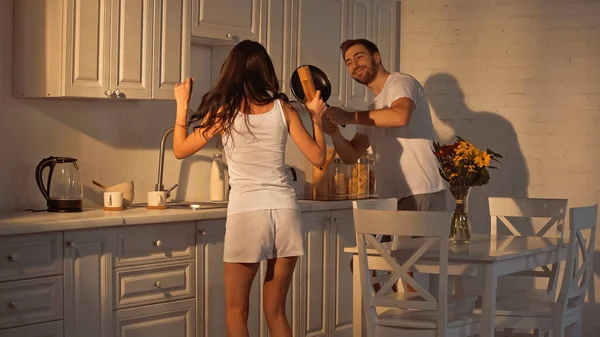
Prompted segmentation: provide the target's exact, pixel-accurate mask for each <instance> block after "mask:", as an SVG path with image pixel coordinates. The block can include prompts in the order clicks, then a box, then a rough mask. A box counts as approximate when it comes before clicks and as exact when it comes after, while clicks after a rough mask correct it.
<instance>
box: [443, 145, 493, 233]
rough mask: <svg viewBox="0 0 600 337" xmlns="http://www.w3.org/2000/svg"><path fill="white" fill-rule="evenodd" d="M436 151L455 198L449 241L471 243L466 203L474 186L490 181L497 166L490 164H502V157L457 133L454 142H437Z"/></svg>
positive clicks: (444, 176) (445, 178)
mask: <svg viewBox="0 0 600 337" xmlns="http://www.w3.org/2000/svg"><path fill="white" fill-rule="evenodd" d="M433 151H434V153H435V156H436V158H437V159H438V161H439V162H440V168H439V171H440V175H441V176H442V178H444V180H446V181H447V182H448V185H449V188H450V192H451V193H452V196H454V199H455V201H456V204H455V206H454V214H453V215H452V220H451V224H450V240H451V241H452V243H455V244H458V243H468V242H469V241H470V240H471V224H470V222H469V215H468V209H467V206H468V199H469V195H470V192H471V188H472V187H473V186H482V185H485V184H487V183H488V182H489V181H490V174H489V172H488V169H496V167H495V166H490V163H491V162H492V161H495V162H498V163H500V162H499V161H498V158H502V156H501V155H499V154H498V153H496V152H494V151H492V150H490V149H486V150H485V151H482V150H479V149H478V148H476V147H475V146H474V145H473V144H471V143H469V142H467V141H465V140H464V139H462V138H461V137H458V136H457V137H456V142H454V143H453V144H448V145H440V144H439V143H437V142H435V141H434V142H433Z"/></svg>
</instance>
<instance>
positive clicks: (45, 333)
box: [0, 321, 63, 337]
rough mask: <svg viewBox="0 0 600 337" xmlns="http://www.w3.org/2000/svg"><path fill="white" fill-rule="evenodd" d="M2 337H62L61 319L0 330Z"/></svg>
mask: <svg viewBox="0 0 600 337" xmlns="http://www.w3.org/2000/svg"><path fill="white" fill-rule="evenodd" d="M0 336H2V337H63V321H54V322H48V323H41V324H33V325H28V326H22V327H18V328H12V329H6V330H0Z"/></svg>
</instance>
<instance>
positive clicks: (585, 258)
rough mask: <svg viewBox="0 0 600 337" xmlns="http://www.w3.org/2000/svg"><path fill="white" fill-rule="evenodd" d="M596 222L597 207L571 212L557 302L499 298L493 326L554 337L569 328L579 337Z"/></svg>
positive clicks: (579, 208)
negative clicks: (548, 334) (568, 235)
mask: <svg viewBox="0 0 600 337" xmlns="http://www.w3.org/2000/svg"><path fill="white" fill-rule="evenodd" d="M597 222H598V205H597V204H596V205H593V206H587V207H574V208H571V209H570V213H569V233H570V237H569V243H568V248H567V251H568V253H567V260H566V262H565V270H564V273H563V277H562V283H561V286H560V291H559V295H558V299H556V300H555V301H551V302H549V301H546V300H523V299H516V298H502V299H498V301H497V304H496V327H498V328H510V329H513V328H514V329H536V330H552V332H553V334H552V336H554V337H564V336H565V329H566V328H567V327H571V328H572V330H573V332H574V333H573V334H572V336H574V337H580V336H581V321H582V311H583V305H584V300H585V296H586V293H587V291H588V288H589V285H590V283H591V281H592V275H593V273H594V265H593V256H594V247H595V241H596V226H597ZM584 232H588V233H584ZM586 234H587V235H586Z"/></svg>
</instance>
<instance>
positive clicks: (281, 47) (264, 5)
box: [260, 0, 298, 96]
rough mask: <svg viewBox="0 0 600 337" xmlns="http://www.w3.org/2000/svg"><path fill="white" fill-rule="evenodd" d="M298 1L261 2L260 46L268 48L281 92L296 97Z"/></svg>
mask: <svg viewBox="0 0 600 337" xmlns="http://www.w3.org/2000/svg"><path fill="white" fill-rule="evenodd" d="M297 2H298V0H263V1H261V30H260V43H261V44H262V45H263V46H264V47H265V49H266V50H267V52H268V53H269V56H271V60H272V61H273V67H274V68H275V73H276V74H277V79H278V80H279V86H280V90H281V91H282V92H284V93H285V94H286V95H288V96H290V95H291V94H292V92H291V89H290V83H289V82H290V77H291V75H292V72H293V71H294V69H296V68H295V67H293V66H294V65H295V64H296V53H295V51H296V43H295V41H296V37H297V29H296V27H297V22H296V20H297V17H296V16H294V15H293V13H295V10H296V8H297Z"/></svg>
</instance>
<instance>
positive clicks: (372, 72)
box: [352, 62, 377, 85]
mask: <svg viewBox="0 0 600 337" xmlns="http://www.w3.org/2000/svg"><path fill="white" fill-rule="evenodd" d="M360 71H361V73H360V74H352V78H353V79H354V80H355V81H356V82H358V83H360V84H364V85H367V84H369V83H371V82H373V80H375V76H376V75H377V64H376V63H375V62H373V63H371V65H370V66H367V67H366V69H364V70H360Z"/></svg>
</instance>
